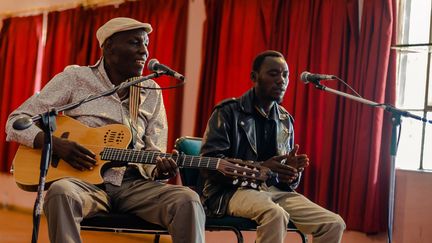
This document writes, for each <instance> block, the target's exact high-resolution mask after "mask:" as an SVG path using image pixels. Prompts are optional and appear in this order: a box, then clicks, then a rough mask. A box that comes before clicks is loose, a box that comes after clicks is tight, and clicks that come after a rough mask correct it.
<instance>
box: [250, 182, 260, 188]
mask: <svg viewBox="0 0 432 243" xmlns="http://www.w3.org/2000/svg"><path fill="white" fill-rule="evenodd" d="M250 186H251V187H252V188H253V189H257V188H258V185H257V184H256V183H254V182H251V184H250Z"/></svg>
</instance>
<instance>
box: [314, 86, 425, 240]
mask: <svg viewBox="0 0 432 243" xmlns="http://www.w3.org/2000/svg"><path fill="white" fill-rule="evenodd" d="M312 83H313V84H314V85H315V88H317V89H320V90H323V91H327V92H330V93H333V94H336V95H340V96H343V97H345V98H348V99H351V100H355V101H357V102H360V103H363V104H366V105H369V106H373V107H377V108H381V109H384V110H385V111H388V112H391V114H392V136H391V144H390V156H391V160H390V181H389V182H390V183H389V203H388V218H387V236H388V240H387V242H388V243H391V242H392V238H393V237H392V234H393V218H394V199H395V184H396V183H395V182H396V168H395V161H396V153H397V146H398V144H397V137H398V136H397V135H398V132H397V131H398V128H399V127H400V124H401V116H404V117H410V118H413V119H416V120H419V121H422V122H424V123H427V122H429V123H431V124H432V120H427V119H426V118H423V117H420V116H417V115H414V114H411V113H409V112H407V111H403V110H400V109H398V108H396V107H394V106H392V105H390V104H380V103H376V102H373V101H370V100H367V99H364V98H361V97H357V96H354V95H350V94H347V93H344V92H341V91H338V90H335V89H332V88H329V87H326V86H324V85H322V84H321V83H320V82H319V81H318V80H316V81H313V82H312Z"/></svg>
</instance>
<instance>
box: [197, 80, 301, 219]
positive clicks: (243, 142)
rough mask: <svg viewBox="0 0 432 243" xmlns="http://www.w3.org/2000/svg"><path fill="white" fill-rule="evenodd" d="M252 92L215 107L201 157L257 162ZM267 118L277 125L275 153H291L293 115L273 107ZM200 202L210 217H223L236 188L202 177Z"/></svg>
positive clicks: (211, 175) (213, 176)
mask: <svg viewBox="0 0 432 243" xmlns="http://www.w3.org/2000/svg"><path fill="white" fill-rule="evenodd" d="M254 96H255V94H254V90H253V89H250V90H249V91H247V92H246V93H245V94H244V95H243V96H241V97H240V98H232V99H228V100H224V101H222V102H221V103H220V104H218V105H217V106H216V107H215V109H214V111H213V114H212V115H211V117H210V119H209V121H208V124H207V128H206V131H205V134H204V137H203V144H202V147H201V155H202V156H207V157H221V158H223V157H227V158H238V159H242V160H252V161H256V159H257V158H258V154H257V146H256V144H257V143H256V141H257V139H259V138H257V137H256V132H255V120H254V116H253V114H254V112H255V111H254V109H255V108H254V103H253V102H254ZM275 105H276V109H274V108H273V109H272V112H271V113H270V115H269V117H270V119H273V120H275V122H276V126H275V129H276V133H275V134H277V136H276V137H275V139H276V143H275V144H277V154H275V155H283V154H286V153H288V152H289V151H291V149H292V148H293V145H294V128H293V118H292V116H291V115H290V114H289V113H288V112H287V111H286V110H285V109H284V108H283V107H282V106H280V105H278V104H275ZM204 177H206V180H205V183H204V188H203V199H204V200H203V203H204V207H205V209H206V211H207V214H208V215H210V216H223V215H225V213H226V208H227V206H228V203H229V200H230V199H231V197H232V195H233V194H234V192H235V190H237V187H235V186H232V185H230V184H227V183H221V181H220V180H216V179H217V178H218V177H217V176H216V175H215V173H208V174H204ZM299 181H300V176H299V177H298V179H297V180H296V181H295V182H293V183H292V184H291V185H283V184H282V183H280V184H278V187H279V188H283V189H285V190H288V191H292V190H294V189H295V188H296V187H297V186H298V183H299Z"/></svg>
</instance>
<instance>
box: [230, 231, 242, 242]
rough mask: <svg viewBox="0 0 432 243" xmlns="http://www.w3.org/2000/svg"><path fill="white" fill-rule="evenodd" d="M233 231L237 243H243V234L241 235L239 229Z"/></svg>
mask: <svg viewBox="0 0 432 243" xmlns="http://www.w3.org/2000/svg"><path fill="white" fill-rule="evenodd" d="M231 230H232V231H233V232H234V233H235V234H236V237H237V243H243V242H244V239H243V234H242V233H241V231H240V230H238V229H237V228H231Z"/></svg>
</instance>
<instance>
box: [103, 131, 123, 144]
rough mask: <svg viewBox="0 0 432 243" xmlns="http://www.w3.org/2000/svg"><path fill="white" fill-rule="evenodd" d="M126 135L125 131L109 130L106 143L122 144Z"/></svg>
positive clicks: (105, 138) (105, 139) (105, 137)
mask: <svg viewBox="0 0 432 243" xmlns="http://www.w3.org/2000/svg"><path fill="white" fill-rule="evenodd" d="M124 137H125V133H124V131H112V130H108V131H107V132H106V133H105V136H104V144H106V145H107V144H120V143H121V142H122V141H123V139H124Z"/></svg>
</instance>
